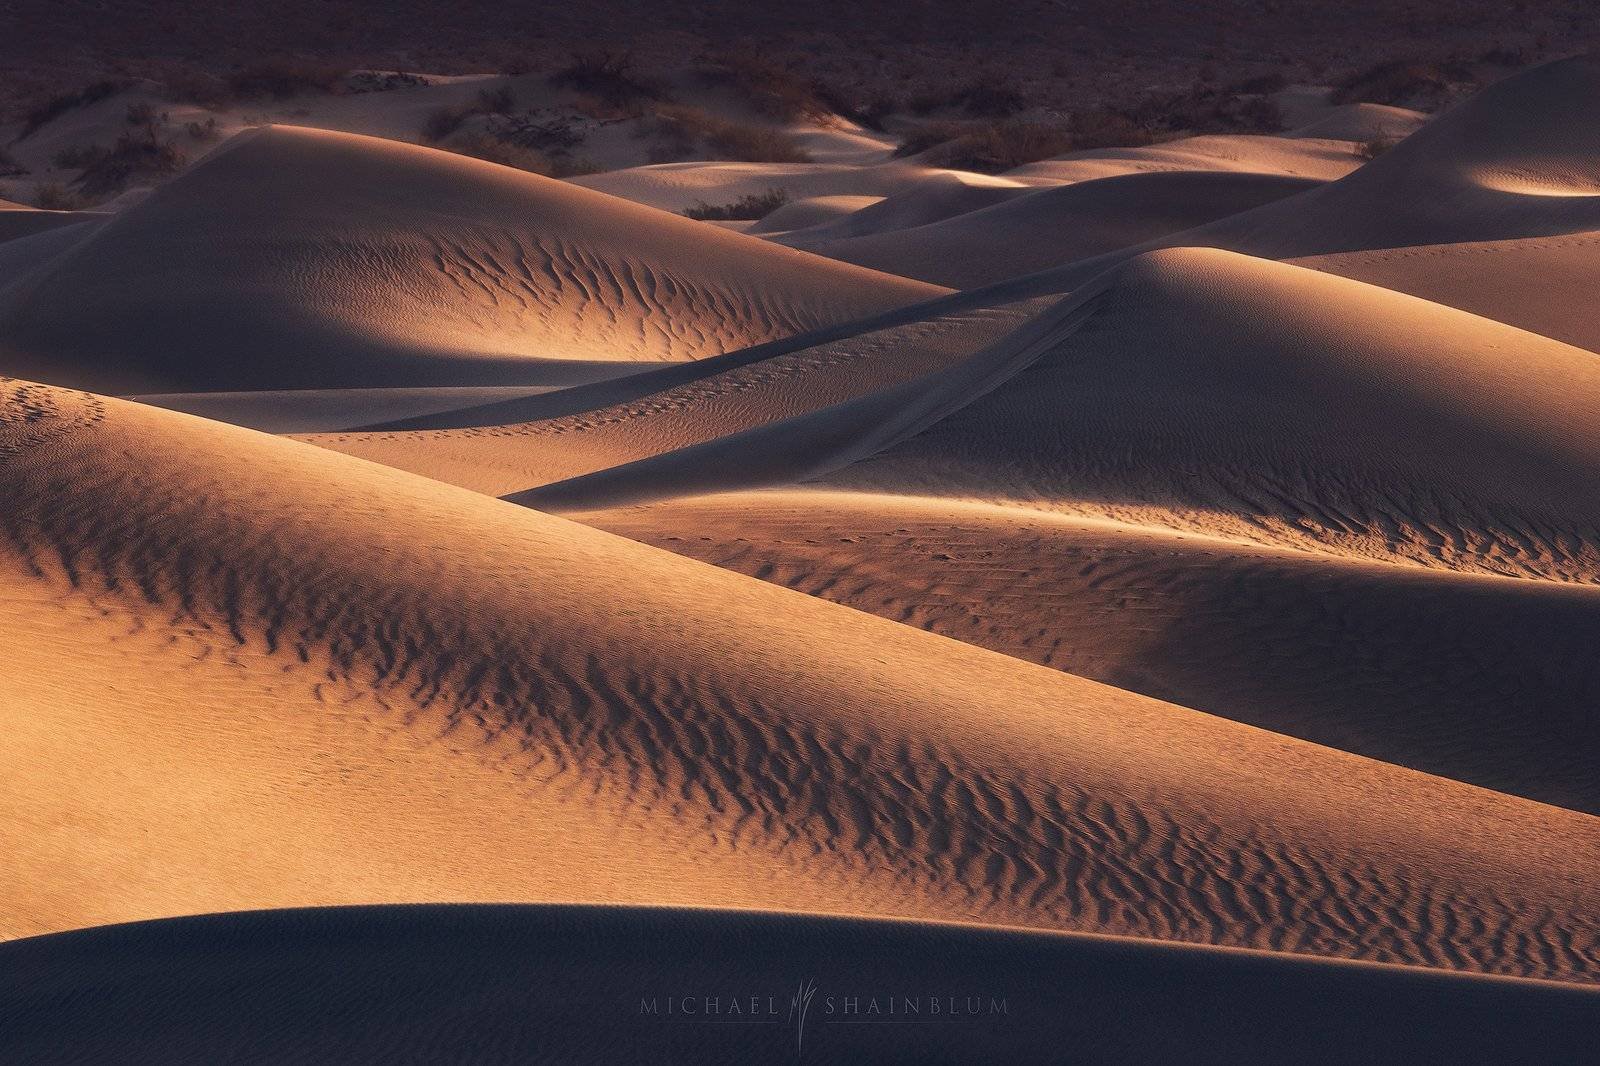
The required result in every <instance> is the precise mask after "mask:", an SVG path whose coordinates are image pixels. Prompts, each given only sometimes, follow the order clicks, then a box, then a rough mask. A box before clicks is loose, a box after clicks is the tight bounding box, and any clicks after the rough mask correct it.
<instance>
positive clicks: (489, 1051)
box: [0, 906, 1600, 1066]
mask: <svg viewBox="0 0 1600 1066" xmlns="http://www.w3.org/2000/svg"><path fill="white" fill-rule="evenodd" d="M222 975H226V977H225V978H224V977H223V976H222ZM807 988H809V989H810V990H811V993H812V994H811V998H810V999H809V1000H808V1001H806V1003H805V1006H806V1008H807V1009H806V1010H805V1012H804V1014H803V1017H801V1018H798V1019H797V1018H796V1016H795V1015H796V1014H797V1013H799V1012H793V1013H791V1011H790V1002H791V1001H792V1000H793V999H794V998H795V996H796V995H797V993H803V992H804V991H805V990H806V989H807ZM683 998H688V999H689V1000H690V1001H691V1003H690V1009H691V1010H693V1011H694V1012H696V1013H695V1015H694V1016H692V1017H688V1016H684V1015H682V1014H680V1013H678V1010H679V1005H680V1003H681V1000H682V999H683ZM935 999H937V1000H939V1003H938V1007H939V1008H940V1009H942V1010H943V1011H944V1012H945V1016H944V1017H940V1016H937V1015H935V1014H933V1013H932V1012H933V1010H934V1004H933V1000H935ZM708 1000H715V1002H714V1003H708ZM847 1000H848V1002H847ZM891 1000H892V1001H893V1010H894V1014H893V1015H891V1014H890V1013H889V1011H890V1006H889V1004H890V1001H891ZM908 1005H912V1006H914V1008H915V1012H914V1013H908V1010H909V1007H908ZM652 1006H653V1008H654V1010H655V1013H654V1014H652V1013H649V1012H650V1010H651V1008H652ZM952 1007H953V1008H954V1010H955V1011H956V1012H957V1013H956V1014H954V1015H951V1014H950V1011H951V1009H952ZM734 1008H737V1011H738V1013H736V1014H730V1013H729V1012H730V1011H731V1010H733V1009H734ZM708 1010H715V1011H716V1014H714V1015H710V1016H709V1018H708V1017H707V1016H706V1015H705V1014H704V1012H706V1011H708ZM669 1011H671V1012H672V1013H671V1014H669V1013H668V1012H669ZM752 1011H753V1012H754V1013H752ZM846 1011H850V1013H848V1014H847V1013H846ZM1597 1014H1600V993H1596V992H1595V991H1593V990H1591V989H1585V988H1578V987H1574V986H1570V985H1567V986H1563V985H1554V984H1548V983H1540V982H1531V981H1517V980H1508V979H1504V978H1501V979H1494V978H1485V977H1472V976H1463V975H1458V974H1444V973H1436V972H1435V973H1430V972H1427V971H1422V970H1415V969H1405V968H1400V967H1391V966H1373V965H1362V964H1353V963H1335V962H1328V961H1322V960H1311V959H1304V958H1300V959H1295V958H1287V957H1282V956H1277V957H1275V956H1271V955H1264V954H1259V953H1253V952H1238V951H1219V950H1216V949H1212V948H1195V947H1177V946H1173V945H1165V944H1152V943H1140V942H1136V941H1128V940H1116V939H1111V938H1104V937H1084V936H1073V935H1062V934H1041V933H1027V932H1021V931H1016V930H994V929H980V928H974V927H971V926H951V925H934V924H928V923H921V924H912V923H905V922H888V921H862V920H849V919H838V918H821V917H816V916H798V915H777V914H762V913H748V912H733V911H697V910H666V909H631V908H603V907H548V906H547V907H526V906H525V907H514V906H500V907H370V908H330V909H324V910H296V911H278V912H268V913H252V914H235V915H213V916H206V917H197V918H181V919H175V920H171V921H163V922H150V923H140V924H137V925H129V926H118V927H112V928H106V929H94V930H88V931H84V932H76V933H64V934H59V935H56V936H52V937H41V938H38V939H34V940H27V941H22V942H20V943H15V944H9V945H0V1053H3V1054H5V1055H6V1056H7V1057H8V1058H11V1059H14V1060H15V1061H26V1062H30V1063H39V1064H41V1066H43V1064H52V1063H64V1062H85V1061H91V1060H98V1061H106V1060H107V1059H109V1058H113V1057H114V1058H115V1059H116V1060H117V1061H119V1062H129V1063H160V1064H162V1066H172V1064H178V1063H204V1064H207V1066H209V1064H211V1063H214V1062H215V1061H216V1060H217V1055H218V1051H219V1049H231V1048H239V1049H241V1050H242V1052H243V1053H244V1054H246V1055H248V1056H249V1057H252V1058H261V1059H269V1060H272V1061H277V1062H286V1061H297V1062H298V1061H306V1062H311V1061H316V1062H327V1061H337V1062H341V1063H357V1062H396V1061H412V1060H416V1059H426V1060H429V1061H471V1062H474V1063H482V1064H498V1063H504V1064H507V1066H510V1064H516V1066H523V1064H525V1063H528V1062H530V1061H540V1062H594V1061H604V1062H666V1061H671V1062H713V1061H715V1062H723V1061H743V1062H781V1061H792V1060H793V1059H794V1058H795V1057H796V1056H798V1057H799V1058H800V1059H801V1061H804V1062H816V1063H847V1062H862V1061H871V1062H875V1063H893V1064H905V1066H913V1064H915V1066H922V1064H926V1063H929V1062H952V1061H954V1062H995V1061H1004V1062H1012V1063H1051V1064H1057V1063H1061V1062H1095V1063H1102V1064H1107V1066H1237V1064H1238V1063H1245V1062H1249V1063H1257V1062H1260V1063H1267V1062H1291V1061H1292V1062H1303V1063H1346V1062H1361V1063H1369V1064H1372V1066H1411V1064H1413V1063H1418V1062H1490V1061H1492V1062H1524V1061H1531V1060H1530V1059H1529V1058H1528V1056H1527V1054H1526V1053H1527V1051H1528V1050H1530V1049H1537V1050H1538V1052H1539V1053H1540V1056H1541V1057H1545V1058H1546V1059H1547V1061H1571V1062H1579V1061H1582V1060H1583V1059H1584V1058H1585V1057H1586V1056H1587V1052H1588V1050H1589V1048H1590V1047H1591V1046H1592V1045H1591V1043H1590V1038H1591V1037H1592V1034H1593V1028H1594V1024H1595V1019H1596V1016H1597ZM441 1018H447V1019H448V1020H449V1024H447V1025H442V1024H441V1023H440V1019H441ZM708 1020H710V1021H713V1022H716V1021H720V1022H722V1023H727V1022H730V1021H732V1022H739V1023H745V1024H692V1023H694V1022H697V1021H698V1022H706V1021H708ZM907 1022H911V1023H921V1024H906V1023H907ZM686 1023H688V1024H686ZM750 1023H755V1024H750ZM863 1023H865V1024H863ZM1380 1033H1381V1034H1382V1036H1381V1037H1380V1036H1378V1035H1376V1034H1380ZM729 1056H732V1058H729Z"/></svg>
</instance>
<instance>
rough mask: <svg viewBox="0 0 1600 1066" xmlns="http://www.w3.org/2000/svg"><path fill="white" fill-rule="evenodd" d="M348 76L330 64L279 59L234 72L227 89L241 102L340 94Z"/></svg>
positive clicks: (339, 68)
mask: <svg viewBox="0 0 1600 1066" xmlns="http://www.w3.org/2000/svg"><path fill="white" fill-rule="evenodd" d="M348 74H349V71H348V70H346V69H345V68H343V67H338V66H333V65H331V64H328V63H320V62H316V61H313V60H304V59H293V58H280V59H272V60H268V61H267V62H265V63H258V64H256V65H255V66H251V67H246V68H245V69H243V70H240V71H237V72H235V73H234V74H232V75H231V76H230V77H229V78H228V87H229V88H230V89H231V90H232V91H233V94H234V95H235V96H237V97H238V98H239V99H241V100H260V99H264V98H267V97H271V98H272V99H274V100H287V99H289V98H290V97H292V96H299V95H300V94H302V93H312V92H319V93H336V92H341V91H342V90H343V89H344V88H345V79H346V76H347V75H348Z"/></svg>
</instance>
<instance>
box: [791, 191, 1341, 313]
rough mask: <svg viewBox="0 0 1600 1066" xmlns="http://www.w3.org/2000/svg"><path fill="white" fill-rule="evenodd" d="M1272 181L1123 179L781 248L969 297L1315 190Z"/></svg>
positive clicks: (798, 241)
mask: <svg viewBox="0 0 1600 1066" xmlns="http://www.w3.org/2000/svg"><path fill="white" fill-rule="evenodd" d="M1318 184H1320V183H1319V182H1317V181H1314V180H1312V179H1307V178H1291V177H1281V176H1279V175H1275V174H1240V173H1232V172H1228V171H1220V172H1207V171H1197V172H1190V173H1186V172H1173V173H1163V172H1156V173H1148V174H1130V175H1126V176H1123V177H1115V178H1104V179H1101V180H1098V181H1084V182H1077V183H1074V184H1071V185H1065V186H1062V187H1060V188H1055V189H1043V190H1040V191H1037V192H1033V193H1031V194H1029V195H1027V196H1022V197H1012V198H1010V199H1007V200H1005V201H1004V202H1003V203H998V204H995V205H994V206H992V207H985V208H982V209H979V210H976V211H969V212H966V213H964V214H959V215H956V216H954V217H952V218H948V219H944V220H941V221H936V222H931V223H928V224H926V225H921V226H916V227H914V228H911V229H897V230H892V231H889V232H886V233H880V234H871V235H868V236H862V237H848V238H843V239H824V240H815V239H812V238H810V237H809V235H807V236H801V237H796V238H794V239H791V240H788V241H786V242H785V243H788V244H790V245H791V246H793V247H798V248H805V249H807V250H808V251H813V252H816V253H818V254H820V255H826V256H828V257H829V258H831V259H838V260H841V261H843V262H847V263H855V264H857V265H860V266H866V267H871V268H873V269H875V270H882V271H886V272H888V273H891V274H899V275H901V276H904V277H911V278H918V279H921V280H923V281H928V282H932V283H934V284H937V285H948V286H950V287H951V288H971V287H974V286H978V285H985V284H989V283H991V282H996V281H1002V280H1004V279H1006V278H1010V277H1015V276H1016V275H1018V274H1031V273H1033V272H1035V271H1039V270H1044V269H1046V268H1048V267H1052V266H1058V265H1060V264H1063V263H1070V262H1073V261H1074V260H1078V259H1084V258H1087V257H1089V256H1094V255H1100V254H1102V253H1105V252H1110V251H1114V250H1116V249H1118V248H1125V247H1128V246H1129V245H1136V244H1142V243H1144V242H1146V241H1150V240H1154V239H1156V238H1158V237H1161V236H1164V235H1166V234H1168V233H1175V232H1178V231H1180V230H1186V229H1190V228H1191V227H1194V226H1198V225H1200V224H1202V223H1205V222H1210V221H1212V220H1214V219H1218V218H1224V217H1227V216H1229V215H1235V214H1238V213H1239V212H1241V211H1248V210H1250V209H1251V208H1255V207H1259V206H1261V205H1262V204H1266V203H1271V202H1273V201H1274V200H1280V199H1282V198H1284V197H1286V196H1292V195H1294V194H1295V193H1300V192H1304V191H1305V190H1307V189H1310V188H1314V187H1316V186H1317V185H1318Z"/></svg>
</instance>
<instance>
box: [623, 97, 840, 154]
mask: <svg viewBox="0 0 1600 1066" xmlns="http://www.w3.org/2000/svg"><path fill="white" fill-rule="evenodd" d="M641 132H642V133H644V134H645V135H647V136H655V137H659V138H661V139H662V140H663V141H665V142H666V143H667V145H669V146H670V147H672V148H675V149H679V148H685V147H687V151H684V152H683V153H682V155H680V157H679V158H682V156H685V155H688V154H690V153H691V152H692V151H693V150H694V145H695V143H696V142H697V141H704V142H705V144H706V145H707V147H709V148H710V149H711V151H713V152H716V153H718V154H719V155H722V156H723V157H725V158H728V159H737V160H740V161H742V162H747V163H805V162H809V161H810V158H811V157H810V156H808V155H807V154H806V153H805V152H804V151H802V150H801V148H800V146H799V145H797V144H795V143H794V141H792V140H791V139H790V138H789V137H788V135H787V134H785V133H783V132H782V131H781V130H773V129H768V128H766V127H764V126H752V125H748V124H746V123H743V122H732V121H729V120H728V119H724V118H718V117H717V116H716V115H713V114H711V113H710V112H708V111H702V110H701V109H699V108H695V107H679V106H676V105H668V106H664V107H659V108H657V109H656V112H655V114H654V116H652V118H651V119H650V120H649V121H648V122H647V123H645V124H644V125H643V126H642V127H641Z"/></svg>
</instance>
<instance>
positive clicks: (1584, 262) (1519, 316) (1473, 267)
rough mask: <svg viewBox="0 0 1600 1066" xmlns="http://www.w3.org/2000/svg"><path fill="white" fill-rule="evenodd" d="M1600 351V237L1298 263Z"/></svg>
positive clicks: (1471, 244) (1435, 247)
mask: <svg viewBox="0 0 1600 1066" xmlns="http://www.w3.org/2000/svg"><path fill="white" fill-rule="evenodd" d="M1295 262H1296V263H1298V264H1299V265H1301V266H1308V267H1312V268H1314V269H1316V270H1325V271H1327V272H1328V273H1330V274H1338V275H1339V276H1340V277H1346V278H1355V279H1356V280H1357V281H1365V282H1368V283H1369V284H1372V285H1381V286H1383V287H1384V288H1386V289H1394V290H1396V291H1397V292H1405V293H1410V294H1411V295H1413V296H1420V297H1422V298H1423V299H1424V300H1431V301H1433V302H1434V303H1441V304H1445V305H1446V306H1449V307H1459V308H1461V309H1462V310H1463V311H1471V312H1472V313H1473V314H1475V315H1482V316H1483V317H1485V318H1492V319H1494V320H1496V321H1497V322H1506V323H1509V324H1510V325H1513V326H1516V327H1518V328H1519V329H1525V330H1528V331H1529V332H1532V333H1538V334H1542V335H1543V336H1546V337H1553V338H1555V339H1556V340H1559V341H1564V342H1566V343H1567V344H1575V345H1577V346H1578V347H1580V348H1587V349H1589V350H1590V351H1592V352H1600V316H1597V315H1595V314H1594V312H1593V306H1592V303H1591V301H1592V298H1593V294H1594V292H1595V290H1596V288H1597V287H1600V231H1594V232H1586V233H1573V234H1568V235H1566V236H1561V237H1529V238H1525V239H1522V240H1509V241H1468V242H1462V243H1459V244H1429V245H1419V246H1417V247H1413V248H1387V249H1383V250H1380V251H1375V252H1345V253H1341V254H1337V255H1321V256H1312V257H1310V258H1306V259H1299V260H1296V261H1295Z"/></svg>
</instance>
